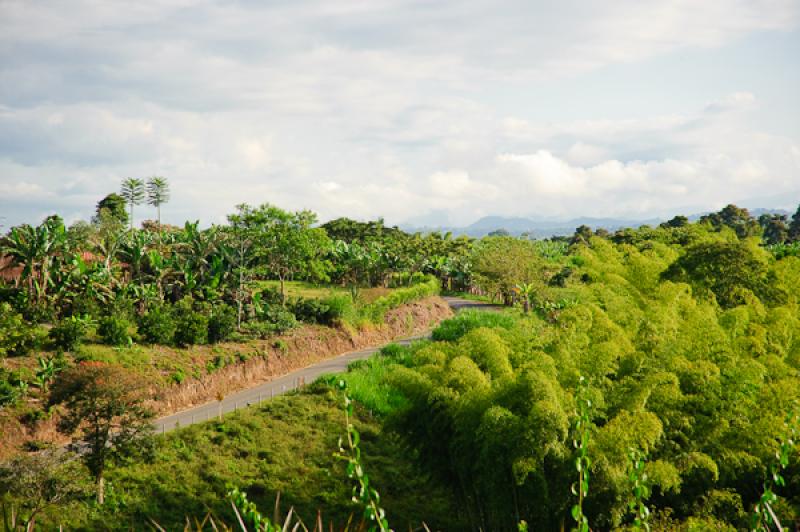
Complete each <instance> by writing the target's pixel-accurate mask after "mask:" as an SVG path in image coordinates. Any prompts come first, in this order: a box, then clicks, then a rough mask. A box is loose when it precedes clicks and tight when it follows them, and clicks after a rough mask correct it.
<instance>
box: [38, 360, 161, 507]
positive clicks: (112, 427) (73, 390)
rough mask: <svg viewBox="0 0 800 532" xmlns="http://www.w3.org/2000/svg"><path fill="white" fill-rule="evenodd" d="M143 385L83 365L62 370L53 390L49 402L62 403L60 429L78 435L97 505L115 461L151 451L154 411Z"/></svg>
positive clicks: (116, 371)
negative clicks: (92, 479) (106, 473)
mask: <svg viewBox="0 0 800 532" xmlns="http://www.w3.org/2000/svg"><path fill="white" fill-rule="evenodd" d="M147 391H148V389H147V382H146V381H145V380H144V379H143V378H142V377H140V376H139V375H137V374H134V373H131V372H129V371H127V370H125V369H124V368H122V367H120V366H109V365H105V364H102V363H98V362H89V363H82V364H80V365H78V366H76V367H73V368H71V369H69V370H67V371H65V372H63V373H62V374H61V376H60V378H59V379H58V380H57V381H56V383H55V385H54V386H53V390H52V393H51V395H50V404H51V405H57V404H63V405H64V406H66V411H65V412H64V413H63V415H62V417H61V419H60V421H59V425H58V430H59V431H60V432H62V433H63V434H66V435H70V436H71V435H73V434H75V433H76V432H79V438H78V442H79V443H78V446H79V447H82V448H83V453H82V457H83V460H84V461H85V463H86V466H87V467H88V469H89V472H90V473H91V474H92V475H93V476H94V479H95V483H96V487H97V502H98V504H103V501H104V495H105V490H104V487H105V482H104V474H105V470H106V467H107V465H108V464H109V462H110V461H112V460H113V459H115V458H117V457H119V456H124V455H129V454H133V453H134V451H135V452H139V453H141V452H142V451H146V450H147V449H148V448H149V447H150V445H149V444H150V443H151V440H150V436H151V435H152V431H153V426H152V424H151V419H152V418H153V412H152V410H150V409H149V408H147V407H146V406H145V400H146V399H147V396H148V394H147Z"/></svg>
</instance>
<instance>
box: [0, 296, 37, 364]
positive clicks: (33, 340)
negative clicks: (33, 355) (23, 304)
mask: <svg viewBox="0 0 800 532" xmlns="http://www.w3.org/2000/svg"><path fill="white" fill-rule="evenodd" d="M38 343H39V335H38V334H37V330H36V327H35V326H33V325H31V324H29V323H27V322H26V321H25V320H24V319H23V318H22V315H21V314H19V313H18V312H14V310H13V308H12V307H11V305H9V304H8V303H2V304H0V356H5V355H15V356H21V355H24V354H26V353H28V352H29V351H30V350H31V349H33V348H35V347H36V346H37V345H38Z"/></svg>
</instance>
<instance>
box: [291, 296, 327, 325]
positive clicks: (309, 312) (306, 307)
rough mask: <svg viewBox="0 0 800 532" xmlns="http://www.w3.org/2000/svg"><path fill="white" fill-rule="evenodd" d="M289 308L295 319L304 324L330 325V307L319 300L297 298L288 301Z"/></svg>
mask: <svg viewBox="0 0 800 532" xmlns="http://www.w3.org/2000/svg"><path fill="white" fill-rule="evenodd" d="M289 308H290V309H291V311H292V313H293V314H294V315H295V317H296V318H297V319H298V320H300V321H302V322H305V323H321V324H326V325H328V324H329V323H330V316H329V310H330V307H329V306H328V305H327V304H326V303H325V302H324V301H323V300H321V299H307V298H304V297H298V298H297V299H293V300H290V301H289Z"/></svg>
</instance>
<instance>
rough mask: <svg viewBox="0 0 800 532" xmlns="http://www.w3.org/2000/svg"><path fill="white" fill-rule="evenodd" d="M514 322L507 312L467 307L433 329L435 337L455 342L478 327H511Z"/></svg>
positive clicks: (438, 339)
mask: <svg viewBox="0 0 800 532" xmlns="http://www.w3.org/2000/svg"><path fill="white" fill-rule="evenodd" d="M514 323H515V319H514V317H513V316H511V315H509V314H507V313H506V312H495V311H485V310H471V309H467V310H463V311H461V312H459V313H458V314H457V315H456V316H454V317H452V318H450V319H448V320H444V321H443V322H442V323H440V324H439V326H438V327H437V328H436V329H434V331H433V339H434V340H436V341H447V342H454V341H456V340H458V339H459V338H461V337H462V336H464V335H465V334H467V333H468V332H469V331H471V330H473V329H477V328H478V327H490V328H492V327H502V328H504V329H511V328H512V327H513V326H514Z"/></svg>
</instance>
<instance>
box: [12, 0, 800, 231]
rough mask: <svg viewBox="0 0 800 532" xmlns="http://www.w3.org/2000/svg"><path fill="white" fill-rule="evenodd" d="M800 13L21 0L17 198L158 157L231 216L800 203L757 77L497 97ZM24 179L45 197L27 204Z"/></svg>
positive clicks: (181, 195) (468, 215)
mask: <svg viewBox="0 0 800 532" xmlns="http://www.w3.org/2000/svg"><path fill="white" fill-rule="evenodd" d="M799 14H800V4H798V3H797V2H796V0H756V1H749V0H726V1H723V0H708V1H704V2H700V3H698V2H690V1H689V0H673V1H667V2H664V1H655V0H653V1H648V2H642V1H638V0H624V1H622V2H613V3H600V4H591V3H585V2H577V1H566V2H561V3H558V4H553V3H551V2H546V3H545V2H527V1H512V2H507V3H504V4H503V5H502V6H498V5H496V4H495V3H492V2H482V1H473V0H468V1H457V2H456V1H449V2H436V3H422V4H420V3H412V4H409V3H405V2H395V1H389V0H385V1H384V0H381V1H379V2H378V1H376V2H358V1H342V2H334V3H331V2H288V1H287V2H270V3H250V2H215V1H209V2H204V3H199V4H198V3H196V2H189V1H188V0H180V1H156V0H153V1H147V2H138V3H108V2H99V1H97V0H80V1H77V2H74V3H71V5H70V6H69V7H66V5H65V4H62V3H58V2H50V3H48V2H37V3H31V2H25V1H21V0H6V1H5V2H2V3H0V81H2V82H1V83H0V102H2V104H0V210H3V211H5V212H9V213H11V214H10V216H12V217H13V218H14V220H15V221H16V220H19V221H23V220H27V219H28V218H29V217H31V216H33V215H35V216H38V215H39V213H40V212H42V211H47V210H64V211H65V212H70V213H75V212H82V213H83V215H84V216H86V217H88V216H89V215H91V211H92V209H93V207H94V204H95V202H96V201H97V200H98V199H99V198H100V197H102V196H103V195H104V194H106V193H108V192H110V191H112V190H114V189H116V188H117V186H118V183H119V180H120V179H121V178H123V177H127V176H148V175H153V174H159V175H165V176H167V177H168V178H169V179H170V180H171V182H172V188H173V199H172V201H171V203H170V204H169V205H168V206H167V207H166V208H165V209H164V215H165V217H166V219H167V220H168V221H171V222H179V221H181V220H182V219H185V218H192V219H194V218H201V219H203V220H205V221H222V220H224V215H225V213H226V212H230V211H231V209H232V208H233V206H234V205H235V204H237V203H240V202H243V201H246V202H250V203H258V202H261V201H269V202H272V203H276V204H279V205H282V206H284V207H287V208H311V209H313V210H315V211H317V212H319V213H320V215H321V217H323V218H328V217H334V216H341V215H347V216H356V217H374V216H381V215H383V216H385V217H386V218H387V220H388V221H390V222H401V221H403V220H405V219H408V218H411V217H415V216H419V215H424V214H426V213H428V212H436V213H445V212H448V211H449V213H450V218H451V219H452V220H453V221H454V222H456V223H464V222H469V221H472V218H474V217H475V216H479V215H482V214H490V213H494V214H503V213H513V214H518V215H529V214H536V213H543V214H567V213H571V214H577V213H583V214H601V213H606V214H612V213H613V214H626V213H628V214H631V213H639V212H643V211H645V210H647V209H651V210H661V211H664V210H669V209H675V208H684V207H685V206H687V205H688V206H690V207H691V206H694V205H695V204H697V206H698V208H707V206H708V204H710V203H713V202H717V201H722V199H723V198H729V199H737V198H747V197H749V196H750V195H752V194H755V193H757V192H759V191H760V190H763V189H765V188H768V189H770V190H772V191H774V192H775V193H776V194H780V193H783V194H785V195H787V196H791V195H792V194H797V193H798V188H800V186H798V184H797V183H798V181H800V180H798V173H799V169H800V149H798V145H800V140H798V139H797V138H787V137H782V136H780V135H777V134H774V133H770V132H762V131H760V130H758V129H756V128H754V127H753V126H752V123H751V122H749V118H748V117H750V116H752V114H753V113H758V112H759V109H760V105H761V102H760V101H758V100H757V98H756V96H755V95H754V94H753V93H752V91H751V90H750V89H749V88H748V87H733V88H732V89H725V90H735V91H736V92H734V93H733V94H731V95H725V94H724V92H723V93H722V94H720V95H719V96H720V98H719V101H716V102H712V103H709V104H707V105H706V106H705V107H703V106H702V104H701V105H698V106H697V107H698V108H697V109H684V110H683V111H682V112H681V113H680V114H677V113H675V112H674V111H671V112H664V111H662V110H661V108H660V107H659V106H658V105H657V102H654V106H653V111H652V112H650V113H648V114H647V115H644V116H643V115H641V114H632V115H631V116H625V117H620V116H616V117H606V115H604V114H603V113H602V112H598V113H597V114H596V115H595V116H594V117H589V116H585V117H583V116H581V117H575V116H574V115H572V114H570V115H569V116H570V117H571V118H569V119H563V120H556V121H544V120H536V119H533V118H531V116H535V111H536V110H537V108H538V107H540V106H546V105H552V106H556V107H558V106H564V108H565V109H567V108H568V106H569V104H570V102H569V101H565V100H562V101H555V102H540V101H537V100H534V99H531V101H521V102H520V101H515V102H513V103H509V102H506V101H505V99H504V96H505V95H504V93H503V91H504V89H506V88H507V87H514V88H516V89H519V90H521V91H523V92H524V90H525V89H527V88H528V87H530V88H534V89H535V88H536V87H537V86H538V85H539V84H541V83H543V82H547V83H563V84H565V86H568V85H569V84H571V83H577V84H579V83H581V76H583V75H586V73H587V72H592V71H597V70H599V69H603V68H604V67H608V66H614V65H621V64H627V65H630V64H635V63H636V62H644V61H647V60H648V59H652V58H653V57H656V56H660V55H665V54H669V53H673V52H676V51H680V50H684V49H687V48H714V47H724V46H726V45H729V44H730V43H733V42H736V40H737V39H741V38H742V37H745V36H747V35H749V34H752V33H754V32H770V31H784V30H791V29H793V28H796V27H797V24H798V16H800V15H799ZM559 80H560V81H559ZM520 88H521V89H520ZM622 90H624V88H623V89H622ZM586 94H587V95H591V88H590V87H589V88H587V90H586ZM596 101H597V104H598V106H599V107H600V108H602V104H603V96H602V94H600V95H597V96H596ZM565 115H566V113H565ZM598 117H600V118H598ZM603 117H605V118H603ZM26 186H27V187H30V186H34V187H38V189H37V191H38V196H37V195H36V194H35V193H34V192H35V191H32V190H30V189H29V190H28V192H27V197H28V198H29V199H31V198H33V199H31V201H34V200H35V201H37V202H38V203H36V204H35V205H33V206H32V204H27V203H25V204H24V203H22V202H20V203H19V205H15V204H11V202H10V201H9V199H10V198H15V197H20V194H21V193H20V192H19V190H22V189H24V188H25V187H26ZM20 187H21V188H20ZM15 194H16V196H15ZM651 198H656V199H655V200H653V199H651ZM142 211H143V213H142V214H143V215H150V214H148V212H147V211H146V210H145V209H142ZM30 213H33V214H30Z"/></svg>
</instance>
